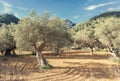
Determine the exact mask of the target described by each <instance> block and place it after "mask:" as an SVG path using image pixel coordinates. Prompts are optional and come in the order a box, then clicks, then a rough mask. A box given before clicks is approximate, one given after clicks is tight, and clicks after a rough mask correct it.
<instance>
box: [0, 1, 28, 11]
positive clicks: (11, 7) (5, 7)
mask: <svg viewBox="0 0 120 81" xmlns="http://www.w3.org/2000/svg"><path fill="white" fill-rule="evenodd" d="M0 3H1V4H2V6H1V7H3V10H2V13H10V12H12V13H13V12H16V10H15V9H17V10H22V11H25V10H28V8H24V7H17V6H14V5H12V4H10V3H8V2H6V1H3V0H0Z"/></svg>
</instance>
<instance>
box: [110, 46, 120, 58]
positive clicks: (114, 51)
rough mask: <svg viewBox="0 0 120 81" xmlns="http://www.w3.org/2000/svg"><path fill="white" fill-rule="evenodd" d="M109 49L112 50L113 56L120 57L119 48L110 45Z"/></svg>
mask: <svg viewBox="0 0 120 81" xmlns="http://www.w3.org/2000/svg"><path fill="white" fill-rule="evenodd" d="M108 51H109V52H110V54H111V55H112V56H113V57H115V58H116V57H120V54H119V50H118V49H117V48H113V47H110V46H108Z"/></svg>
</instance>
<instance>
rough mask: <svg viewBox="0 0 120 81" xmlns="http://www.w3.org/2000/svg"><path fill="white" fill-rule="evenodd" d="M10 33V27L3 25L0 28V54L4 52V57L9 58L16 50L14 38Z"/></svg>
mask: <svg viewBox="0 0 120 81" xmlns="http://www.w3.org/2000/svg"><path fill="white" fill-rule="evenodd" d="M11 33H12V32H11V25H6V24H3V25H2V27H0V50H1V52H2V53H3V52H4V51H5V52H4V55H5V56H10V55H11V51H13V50H14V49H15V48H16V46H15V41H14V37H13V36H12V34H11ZM14 53H15V52H14Z"/></svg>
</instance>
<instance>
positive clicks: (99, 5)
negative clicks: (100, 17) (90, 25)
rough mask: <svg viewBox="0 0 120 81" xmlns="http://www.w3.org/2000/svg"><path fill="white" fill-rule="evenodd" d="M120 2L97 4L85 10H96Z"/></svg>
mask: <svg viewBox="0 0 120 81" xmlns="http://www.w3.org/2000/svg"><path fill="white" fill-rule="evenodd" d="M117 3H118V2H107V3H102V4H97V5H91V6H88V7H86V8H85V10H94V9H96V8H99V7H103V6H107V5H112V4H117Z"/></svg>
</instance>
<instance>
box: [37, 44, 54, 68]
mask: <svg viewBox="0 0 120 81" xmlns="http://www.w3.org/2000/svg"><path fill="white" fill-rule="evenodd" d="M44 47H45V43H42V44H41V45H40V46H38V47H37V46H35V48H36V58H37V61H38V65H39V67H40V68H42V69H49V68H52V66H51V65H50V64H49V63H48V62H47V60H46V59H45V58H44V57H43V55H42V51H43V48H44Z"/></svg>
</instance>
